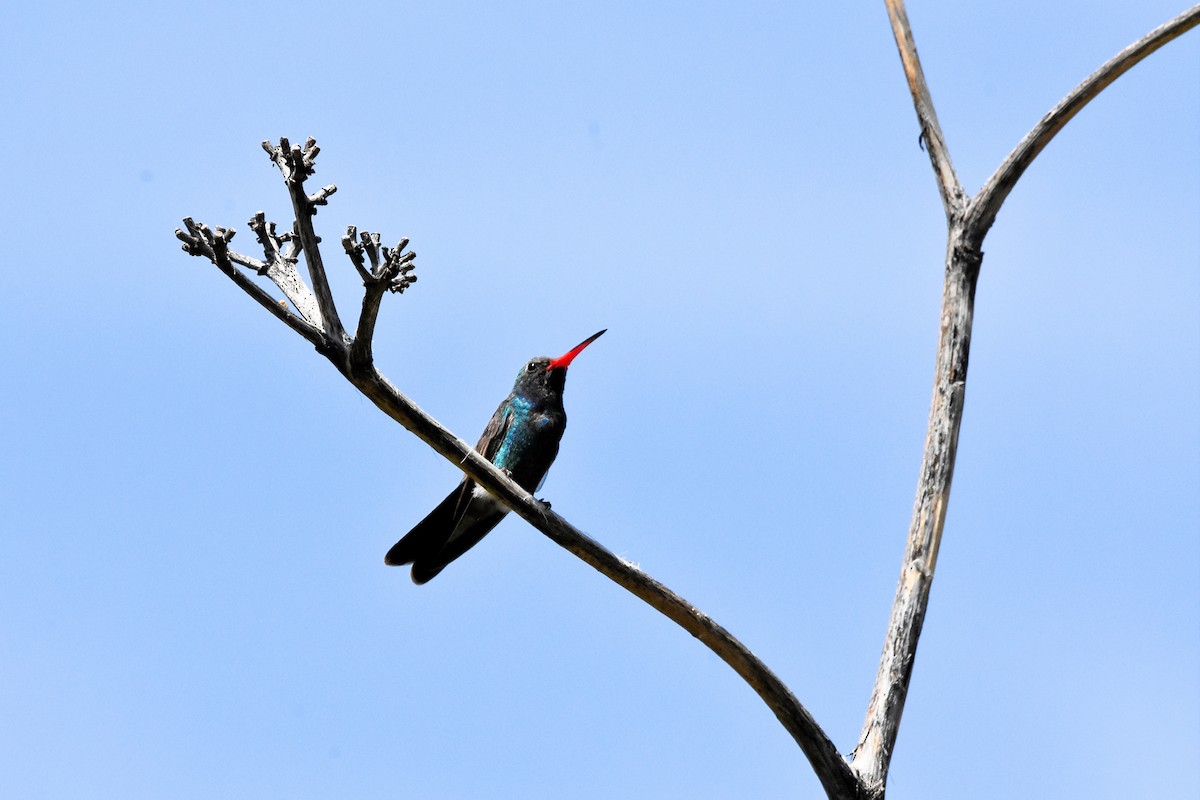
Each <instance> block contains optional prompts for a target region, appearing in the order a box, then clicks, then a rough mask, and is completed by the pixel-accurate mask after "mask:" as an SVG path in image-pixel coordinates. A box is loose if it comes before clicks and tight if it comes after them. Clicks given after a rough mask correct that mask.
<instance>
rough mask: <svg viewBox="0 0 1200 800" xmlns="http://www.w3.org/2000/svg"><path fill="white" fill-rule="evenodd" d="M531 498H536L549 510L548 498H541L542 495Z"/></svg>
mask: <svg viewBox="0 0 1200 800" xmlns="http://www.w3.org/2000/svg"><path fill="white" fill-rule="evenodd" d="M533 499H534V500H537V501H538V502H539V503H541V504H542V505H544V506H545V507H546V510H547V511H549V510H550V501H549V500H546V499H545V498H542V497H535V498H533Z"/></svg>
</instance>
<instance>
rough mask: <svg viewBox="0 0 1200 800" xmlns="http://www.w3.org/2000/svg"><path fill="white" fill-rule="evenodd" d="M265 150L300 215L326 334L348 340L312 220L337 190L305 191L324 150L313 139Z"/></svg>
mask: <svg viewBox="0 0 1200 800" xmlns="http://www.w3.org/2000/svg"><path fill="white" fill-rule="evenodd" d="M262 147H263V150H266V151H267V155H269V156H270V157H271V160H272V161H274V162H275V165H276V166H277V167H279V171H280V172H281V173H283V181H284V183H285V184H286V185H287V189H288V195H289V196H290V197H291V199H292V211H293V213H294V214H295V215H296V230H295V235H296V236H297V237H298V238H299V239H300V249H301V250H303V251H304V259H305V263H307V264H308V276H309V279H310V280H311V281H312V291H313V294H315V295H316V297H317V307H318V308H319V309H320V310H321V317H322V321H323V322H324V328H325V333H326V334H328V335H329V338H330V339H332V340H334V341H347V340H348V337H347V336H346V329H345V328H343V327H342V320H341V318H340V317H339V316H338V313H337V306H336V305H335V304H334V301H333V292H332V291H331V290H330V288H329V279H328V277H327V276H326V274H325V264H324V262H323V261H322V260H321V251H320V248H318V247H317V245H318V244H319V243H320V241H321V240H320V238H319V237H318V236H317V233H316V231H315V230H313V223H312V218H313V216H314V215H315V214H316V213H317V208H316V207H317V206H319V205H325V204H326V202H327V199H328V197H329V195H331V194H333V193H334V192H335V191H337V187H335V186H333V185H332V184H330V185H329V186H326V187H324V188H323V189H321V190H320V191H318V192H317V193H316V194H314V195H312V196H311V197H310V196H309V195H307V194H305V192H304V181H305V180H306V179H307V178H308V176H309V175H311V174H312V173H313V162H314V161H315V160H316V157H317V153H319V152H320V148H319V147H317V143H316V140H314V139H313V138H312V137H311V136H310V137H309V138H308V139H307V140H306V141H305V142H304V146H303V147H301V146H300V145H296V146H294V147H293V146H291V145H290V144H289V142H288V140H287V138H281V139H280V140H279V146H278V147H276V146H274V145H272V144H271V143H270V142H267V141H264V142H263V143H262Z"/></svg>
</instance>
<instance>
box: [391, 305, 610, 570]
mask: <svg viewBox="0 0 1200 800" xmlns="http://www.w3.org/2000/svg"><path fill="white" fill-rule="evenodd" d="M605 330H608V329H607V328H605ZM603 333H604V331H600V333H595V334H592V335H591V336H589V337H588V338H586V339H584V340H583V341H582V342H580V343H579V344H577V345H576V346H575V347H573V348H571V349H570V350H568V351H567V352H566V353H564V354H563V355H561V356H559V357H558V358H547V357H546V356H539V357H537V358H533V359H530V360H529V362H528V363H526V364H525V366H523V367H521V371H520V372H518V373H517V381H516V383H515V384H514V385H513V390H512V393H511V394H509V396H508V397H506V398H504V402H502V403H500V407H499V408H497V409H496V413H495V414H493V415H492V419H491V421H490V422H488V424H487V427H486V428H485V429H484V431H483V436H481V437H480V438H479V444H477V445H475V449H476V450H477V451H479V453H480V454H481V455H482V456H483V457H484V458H486V459H487V460H488V461H491V462H492V463H493V464H495V465H496V466H497V467H498V468H499V469H502V470H504V471H505V472H506V473H507V474H508V475H509V477H511V478H512V479H513V480H514V481H516V482H517V485H518V486H520V487H521V488H522V489H524V490H525V491H527V492H536V491H538V490H539V489H541V488H542V483H543V482H544V481H545V480H546V473H547V472H548V471H549V470H550V465H551V464H553V463H554V458H555V456H557V455H558V443H559V441H560V440H561V439H562V435H563V431H564V430H566V428H567V412H566V411H565V410H564V409H563V400H562V396H563V387H564V386H565V385H566V382H567V367H569V366H571V362H572V361H574V360H575V356H577V355H579V354H580V353H581V352H583V348H585V347H587V346H588V345H589V344H591V343H592V342H594V341H596V340H597V339H599V338H600V335H601V334H603ZM507 513H508V509H507V508H506V507H505V506H504V504H503V503H501V502H500V501H499V500H497V499H496V498H495V497H493V496H492V495H491V494H490V493H489V492H488V491H487V489H484V488H483V487H482V486H479V485H477V484H476V483H475V481H473V480H471V479H470V478H468V477H464V478H463V480H462V483H460V484H458V488H456V489H455V490H454V491H452V492H451V493H450V494H449V495H447V496H446V499H445V500H443V501H442V502H441V503H439V504H438V507H437V508H435V509H434V510H433V511H431V512H429V515H428V516H427V517H425V519H423V520H421V521H420V522H418V523H417V526H416V527H415V528H413V529H412V530H411V531H409V532H408V533H406V534H405V535H404V538H403V539H401V540H400V541H398V542H396V543H395V544H394V545H392V549H391V550H388V552H387V555H386V556H384V558H383V563H385V564H387V565H388V566H393V567H398V566H401V565H404V564H412V579H413V583H417V584H421V583H426V582H427V581H429V580H430V579H432V578H433V576H435V575H437V574H438V573H439V572H441V571H442V570H443V569H444V568H445V567H446V565H447V564H449V563H450V562H451V561H453V560H454V559H456V558H458V557H459V556H461V555H462V554H463V553H465V552H467V551H468V550H470V549H471V548H472V547H474V546H475V545H476V544H478V543H479V540H480V539H482V538H483V537H484V536H486V535H487V534H488V533H489V532H490V531H491V530H492V528H494V527H496V526H497V525H498V524H499V523H500V520H502V519H504V515H505V514H507Z"/></svg>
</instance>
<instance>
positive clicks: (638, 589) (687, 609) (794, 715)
mask: <svg viewBox="0 0 1200 800" xmlns="http://www.w3.org/2000/svg"><path fill="white" fill-rule="evenodd" d="M263 147H264V149H265V150H266V151H267V152H268V154H270V155H271V158H272V160H273V161H274V162H275V163H276V164H277V165H278V166H279V168H280V170H281V172H283V175H284V180H285V183H286V184H287V186H288V191H289V193H290V194H291V195H292V200H293V206H294V207H295V208H296V209H297V212H296V214H297V219H296V226H295V232H294V234H293V235H292V236H291V237H275V238H273V237H274V227H273V226H271V225H269V224H267V223H266V222H265V220H263V219H262V216H261V214H260V215H256V216H255V217H254V219H252V220H251V226H252V227H253V228H254V230H255V232H256V233H257V234H258V236H259V241H260V242H261V243H263V246H264V250H265V255H266V256H267V261H266V262H262V261H257V260H256V259H250V258H249V257H247V256H243V255H241V254H237V253H233V252H232V251H229V250H228V248H227V244H228V241H229V239H231V238H232V237H233V232H232V231H225V230H223V229H219V228H218V229H216V230H217V232H218V233H212V232H209V233H207V234H206V233H205V232H206V231H208V229H207V228H206V227H204V226H202V225H197V224H196V223H194V222H192V221H191V220H190V219H189V220H185V223H184V224H185V227H186V228H187V231H176V235H177V236H178V237H179V238H180V239H181V240H182V241H183V242H184V250H185V251H187V252H188V253H190V254H192V255H197V256H203V257H206V258H208V259H209V260H210V261H212V262H213V263H214V264H216V265H217V266H218V267H219V268H220V269H221V271H222V272H225V274H227V275H229V276H230V277H231V278H232V279H233V280H234V282H235V283H237V285H238V286H240V287H241V288H242V289H243V290H244V291H246V292H247V293H248V294H250V295H251V296H252V297H254V298H255V300H257V301H258V302H259V303H260V304H262V305H264V306H266V307H267V308H268V310H270V311H271V312H272V313H273V314H274V315H275V316H276V317H278V318H280V319H281V320H283V321H284V322H285V323H287V324H288V325H289V327H291V328H292V329H293V330H296V331H297V332H298V333H300V334H301V335H302V336H304V337H305V338H306V339H308V340H309V341H310V342H313V343H314V344H315V345H316V346H317V350H318V351H319V352H321V353H322V354H323V355H324V356H325V357H326V358H328V359H329V360H330V361H331V362H332V363H333V365H334V366H335V367H337V369H338V371H339V372H341V373H342V374H343V375H344V376H345V377H346V378H347V380H349V381H350V382H351V383H352V384H353V385H354V386H355V387H356V388H358V390H359V391H361V392H362V393H363V394H364V395H365V396H367V397H368V398H370V400H371V401H372V402H374V403H375V405H376V406H378V407H379V408H380V409H381V410H382V411H383V412H384V413H385V414H387V415H388V416H389V417H391V418H392V419H394V420H396V421H397V422H399V423H400V424H401V425H403V426H404V427H405V428H407V429H408V430H410V431H412V432H413V433H415V434H416V435H417V436H418V437H419V438H420V439H421V440H422V441H424V442H425V443H427V444H428V445H430V447H432V448H433V449H434V450H436V451H437V452H438V453H440V454H441V455H442V456H444V457H445V458H446V459H448V460H449V461H451V462H452V463H453V464H454V465H455V466H456V467H458V468H459V469H461V470H462V471H463V472H464V473H466V474H467V475H468V476H470V477H471V478H472V479H474V480H475V482H476V483H478V484H479V485H480V486H483V487H484V488H485V489H487V490H488V491H490V492H491V493H492V494H494V495H495V496H496V497H498V498H500V500H501V501H502V502H503V503H504V504H505V505H506V506H508V507H509V508H510V509H512V510H513V511H515V512H516V513H517V514H518V515H519V516H521V517H522V518H524V519H525V520H526V521H528V522H529V523H530V524H531V525H533V526H534V527H535V528H537V529H538V530H539V531H541V532H542V533H544V534H545V535H546V536H548V537H549V538H550V539H551V540H553V541H554V542H555V543H557V544H558V545H560V546H561V547H563V548H565V549H566V550H568V551H570V552H571V553H573V554H574V555H576V556H577V557H579V558H580V559H582V560H583V561H585V562H586V563H588V564H590V565H591V566H592V567H593V568H595V569H596V570H598V571H599V572H601V573H602V574H604V575H605V576H607V577H608V578H609V579H611V580H613V581H614V582H616V583H617V584H619V585H620V586H622V587H624V588H625V589H626V590H628V591H629V592H631V593H633V594H634V595H636V596H637V597H639V598H641V599H642V600H643V601H645V602H646V603H648V604H649V605H650V606H652V607H653V608H655V609H657V610H658V611H659V612H660V613H662V614H664V615H665V616H666V617H668V618H669V619H671V620H672V621H674V622H675V623H676V624H678V625H679V626H680V627H682V628H683V629H684V630H686V631H687V632H688V633H690V634H691V635H692V636H695V637H696V638H697V639H699V640H700V641H701V642H703V643H704V644H705V646H707V647H708V648H709V649H710V650H712V651H713V652H714V653H716V654H717V655H718V656H719V657H720V658H721V659H722V660H723V661H725V663H727V664H728V665H729V666H730V667H732V668H733V670H734V671H735V672H736V673H737V674H738V675H740V676H741V677H742V678H743V679H744V680H745V681H746V682H747V683H748V684H749V685H750V686H751V688H753V689H754V691H755V692H757V693H758V695H759V696H760V697H761V698H762V699H763V701H764V702H765V703H766V704H767V706H768V707H769V708H770V709H771V711H772V712H774V714H775V716H776V717H777V718H778V719H779V721H780V722H781V723H782V724H783V726H784V728H785V729H786V730H787V731H788V732H789V733H790V734H791V735H792V737H793V738H794V739H795V741H796V743H797V744H798V745H799V746H800V749H801V750H802V751H803V752H804V754H805V755H806V756H807V757H808V759H809V762H810V763H811V764H812V766H813V769H814V771H815V772H816V774H817V776H818V778H819V780H820V781H821V784H822V786H824V788H825V791H826V793H827V794H828V795H829V796H830V797H833V798H839V799H840V798H846V799H849V798H854V797H857V796H858V781H857V779H856V778H855V776H854V774H853V773H852V772H851V770H850V766H849V764H847V763H846V760H845V759H844V758H842V756H841V755H840V754H839V753H838V751H837V748H835V747H834V745H833V743H832V742H831V741H830V740H829V737H828V736H826V735H825V732H824V731H823V730H822V729H821V727H820V726H819V725H818V724H817V723H816V721H815V720H814V719H813V717H812V715H811V714H809V713H808V711H807V709H805V708H804V706H803V705H801V704H800V702H799V701H798V700H797V699H796V697H795V696H794V695H793V694H792V693H791V691H790V690H789V689H788V688H787V687H786V686H785V685H784V684H783V682H782V681H780V680H779V678H778V677H777V676H776V675H775V674H774V673H773V672H772V671H771V670H770V669H768V668H767V666H766V665H765V664H764V663H763V662H762V661H761V660H759V659H758V658H757V657H756V656H755V655H754V654H753V653H751V652H750V650H749V649H748V648H746V646H745V645H743V644H742V643H741V642H740V641H738V640H737V639H736V638H734V637H733V636H732V635H731V634H730V633H729V632H728V631H727V630H725V629H724V628H723V627H721V626H720V625H719V624H717V623H716V622H715V621H714V620H713V619H712V618H710V617H709V616H708V615H707V614H704V613H703V612H702V611H700V610H699V609H698V608H696V607H695V606H693V605H691V604H690V603H688V602H687V601H686V600H684V599H683V598H682V597H680V596H679V595H678V594H676V593H675V592H673V591H671V590H670V589H668V588H667V587H666V586H664V585H663V584H661V583H659V582H658V581H656V580H654V579H653V578H651V577H650V576H649V575H646V574H645V573H644V572H642V571H641V570H640V569H638V568H637V567H635V566H633V565H632V564H630V563H628V562H626V561H624V560H622V559H620V558H618V557H617V556H616V555H614V554H613V553H612V552H611V551H609V550H608V549H606V548H605V547H603V546H602V545H600V544H599V543H598V542H596V541H595V540H594V539H591V538H590V537H588V536H586V535H584V534H583V533H582V532H581V531H580V530H578V529H577V528H575V527H574V526H572V525H571V524H570V523H568V522H567V521H566V520H565V519H563V518H562V517H561V516H559V515H558V514H557V513H555V512H553V511H551V510H550V509H548V508H547V507H546V506H545V505H544V504H542V503H540V502H538V501H536V500H534V498H533V496H532V495H530V494H529V493H528V492H526V491H525V490H524V489H522V488H521V487H520V486H518V485H517V484H516V483H515V482H514V481H513V480H512V479H510V478H509V477H508V476H507V475H505V474H504V473H502V472H501V471H500V470H498V469H496V467H495V466H493V465H492V464H491V463H490V462H489V461H487V460H486V459H484V458H483V456H481V455H480V454H479V453H478V452H476V451H475V450H474V449H473V448H472V447H470V446H469V445H467V443H466V442H464V441H463V440H462V439H460V438H458V437H456V436H454V435H453V434H452V433H450V431H448V430H446V429H445V428H444V427H442V426H441V425H440V424H439V423H438V422H437V421H436V420H434V419H433V418H432V417H430V416H429V415H428V414H426V413H425V412H424V411H423V410H421V409H420V408H419V407H418V406H417V405H416V404H415V403H413V402H412V401H411V400H409V399H408V398H407V397H405V396H404V395H403V394H402V393H401V392H400V391H398V390H397V389H396V387H395V386H393V385H392V384H391V382H390V381H388V380H387V378H385V377H384V376H383V375H382V374H380V373H379V371H378V370H377V369H376V367H375V365H374V361H373V358H372V347H371V340H372V337H373V336H374V331H375V321H376V319H377V317H378V313H379V308H380V304H381V302H382V299H383V297H384V295H385V294H386V293H387V292H389V291H391V292H395V293H400V292H403V291H404V290H405V289H406V288H408V287H409V286H411V285H412V284H413V282H415V281H416V276H415V275H413V274H412V272H413V259H414V258H415V254H414V253H412V252H405V248H406V247H407V246H408V240H407V239H402V240H400V242H399V243H398V244H397V245H396V246H395V247H392V248H388V247H383V246H381V244H380V242H381V238H382V237H381V236H380V235H379V234H376V233H362V234H359V232H358V230H357V229H356V228H355V227H353V226H351V227H349V228H348V229H347V231H346V234H345V236H343V237H342V240H341V243H342V248H343V250H345V252H346V254H347V256H348V257H349V259H350V261H351V263H352V264H353V266H354V268H355V270H356V271H357V272H358V274H359V277H360V278H361V279H362V282H363V287H364V291H363V301H362V311H361V313H360V315H359V322H358V326H357V328H356V330H355V336H354V338H353V339H350V338H349V337H348V336H346V334H345V332H344V331H343V330H342V329H341V323H340V321H338V319H337V312H336V310H335V308H334V304H333V297H332V295H331V294H329V287H328V281H327V280H326V276H325V271H324V265H323V263H322V261H321V258H320V253H319V251H318V245H319V242H320V240H319V239H318V238H317V237H316V233H315V232H314V231H313V228H312V223H311V215H312V212H313V211H315V209H314V208H313V206H315V205H320V204H324V203H325V201H326V200H327V199H328V196H329V195H330V194H332V193H333V187H332V186H329V187H326V189H324V190H322V191H321V192H319V193H317V194H315V195H312V196H309V195H306V194H305V193H304V191H303V180H304V179H305V178H306V177H308V176H309V175H311V174H312V172H313V168H314V160H315V157H316V153H317V151H318V148H317V146H316V142H314V141H313V140H312V139H309V140H308V141H307V142H306V143H305V146H304V147H303V148H298V147H296V148H293V147H289V146H288V143H287V140H286V139H283V140H280V145H279V146H278V147H272V146H270V145H268V144H266V143H264V145H263ZM296 241H299V242H300V249H301V250H302V251H303V253H304V255H305V256H306V258H307V260H308V266H309V275H310V277H311V278H312V281H313V285H314V287H315V288H314V290H313V292H312V294H311V296H314V297H315V304H304V307H302V302H297V301H296V300H295V299H292V302H293V305H295V306H296V307H297V309H299V310H300V311H301V314H304V315H305V316H304V317H303V318H302V317H300V316H297V315H296V314H293V313H291V312H290V311H289V310H288V309H287V307H286V305H285V304H282V303H278V302H275V301H274V300H273V299H272V298H271V297H270V295H268V294H267V292H266V291H265V290H263V289H262V287H260V286H259V285H258V284H257V283H255V282H254V281H253V280H252V279H251V278H250V277H249V276H247V275H246V274H244V273H243V272H241V271H240V270H239V269H238V268H237V266H235V265H237V264H240V265H242V266H247V267H249V268H251V269H253V270H254V271H255V272H257V273H259V274H262V275H266V276H267V277H269V278H272V280H275V277H273V275H277V274H280V273H286V271H287V266H288V265H289V264H293V265H294V262H295V255H296V253H295V247H294V243H295V242H296ZM272 264H273V265H275V268H276V272H275V273H272V272H271V266H270V265H272ZM293 272H294V270H293ZM296 280H298V281H300V279H299V276H298V274H297V275H296ZM300 283H301V285H303V281H300ZM276 285H277V286H279V285H280V284H279V281H276ZM322 287H323V288H322ZM280 288H281V290H284V289H283V286H280ZM284 291H285V294H286V293H287V290H284ZM304 291H307V287H305V288H304ZM299 296H300V297H301V298H302V299H303V296H304V295H303V292H301V293H300V295H299ZM288 297H289V299H291V298H292V295H290V294H289V295H288ZM306 309H308V310H307V311H306ZM309 314H312V316H311V317H310V316H308V315H309Z"/></svg>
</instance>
